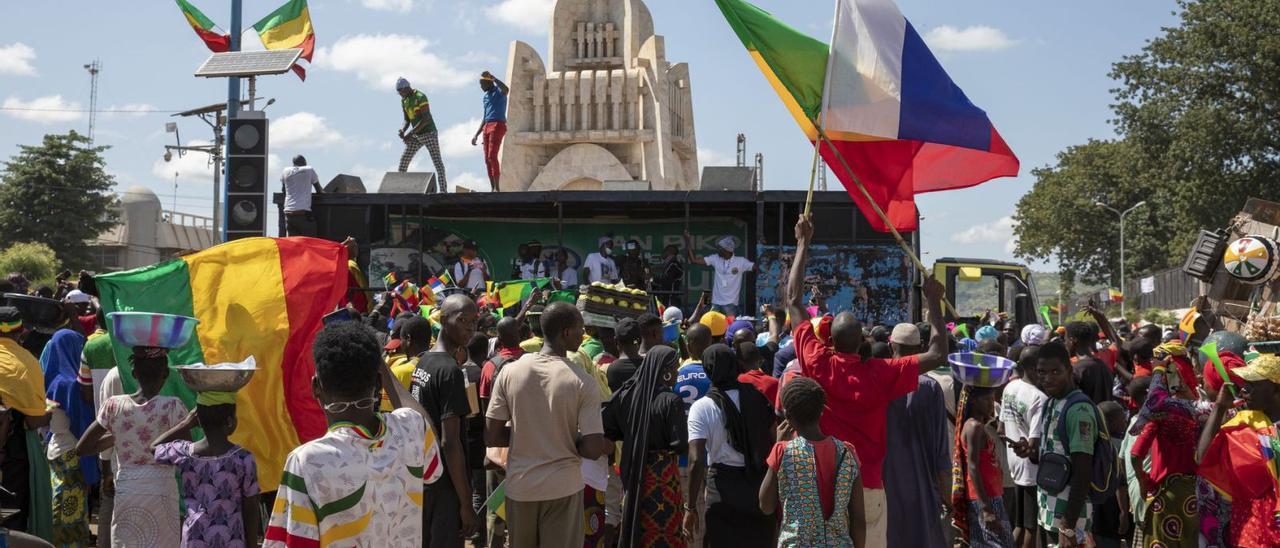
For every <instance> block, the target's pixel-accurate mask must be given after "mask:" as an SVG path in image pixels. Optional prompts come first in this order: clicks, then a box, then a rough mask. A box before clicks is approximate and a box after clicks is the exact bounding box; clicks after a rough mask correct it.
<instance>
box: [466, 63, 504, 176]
mask: <svg viewBox="0 0 1280 548" xmlns="http://www.w3.org/2000/svg"><path fill="white" fill-rule="evenodd" d="M480 91H483V92H484V119H483V120H481V121H480V129H477V130H476V135H475V137H472V138H471V146H476V139H479V138H480V135H481V134H484V167H485V169H486V170H487V171H488V172H489V185H490V186H491V187H493V191H494V192H497V191H498V176H499V171H498V149H499V148H501V147H502V138H503V137H504V136H506V134H507V94H508V93H511V88H508V87H507V85H506V84H504V83H502V80H499V79H498V77H497V76H494V75H492V74H490V73H489V71H487V70H486V71H484V72H483V73H481V74H480Z"/></svg>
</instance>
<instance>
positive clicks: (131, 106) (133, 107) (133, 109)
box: [102, 103, 156, 118]
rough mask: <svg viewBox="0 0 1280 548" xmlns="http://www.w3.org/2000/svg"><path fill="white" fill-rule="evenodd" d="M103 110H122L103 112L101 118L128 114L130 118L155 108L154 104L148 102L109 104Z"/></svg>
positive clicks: (144, 114) (142, 114)
mask: <svg viewBox="0 0 1280 548" xmlns="http://www.w3.org/2000/svg"><path fill="white" fill-rule="evenodd" d="M103 110H116V111H124V112H104V113H102V117H103V118H115V117H117V116H128V117H130V118H138V117H140V116H146V115H147V111H152V110H156V106H155V105H152V104H149V103H128V104H125V105H111V106H109V107H106V108H105V109H103Z"/></svg>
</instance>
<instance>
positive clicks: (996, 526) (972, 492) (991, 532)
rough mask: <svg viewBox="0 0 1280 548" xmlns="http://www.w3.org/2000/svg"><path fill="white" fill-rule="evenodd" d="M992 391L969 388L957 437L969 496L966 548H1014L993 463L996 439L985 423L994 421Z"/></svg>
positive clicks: (1000, 479) (996, 464)
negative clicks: (961, 425) (968, 547)
mask: <svg viewBox="0 0 1280 548" xmlns="http://www.w3.org/2000/svg"><path fill="white" fill-rule="evenodd" d="M995 397H996V390H995V389H994V388H984V387H970V388H969V399H968V404H967V405H966V406H965V409H964V423H963V424H964V426H963V427H962V428H963V430H961V433H960V442H961V448H962V449H963V451H964V455H965V466H966V472H967V473H966V474H965V490H966V492H967V493H968V506H969V507H968V512H966V519H967V522H968V524H969V531H968V533H969V546H971V547H973V548H980V547H987V546H992V547H997V548H1003V547H1009V546H1013V530H1012V528H1011V527H1010V526H1009V517H1008V514H1007V513H1006V512H1005V508H1004V500H1003V495H1004V487H1003V475H1002V474H1001V472H1000V463H999V461H997V460H996V444H995V438H994V437H992V436H991V434H990V433H989V432H987V426H986V425H987V423H988V422H990V421H991V420H992V419H994V418H995Z"/></svg>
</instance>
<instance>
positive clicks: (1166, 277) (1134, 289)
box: [1124, 267, 1201, 310]
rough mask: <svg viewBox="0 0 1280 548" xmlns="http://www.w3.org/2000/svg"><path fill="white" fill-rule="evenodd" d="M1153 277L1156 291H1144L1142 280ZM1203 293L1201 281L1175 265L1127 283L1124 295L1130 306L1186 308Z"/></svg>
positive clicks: (1140, 307)
mask: <svg viewBox="0 0 1280 548" xmlns="http://www.w3.org/2000/svg"><path fill="white" fill-rule="evenodd" d="M1144 278H1153V279H1154V281H1155V291H1153V292H1151V293H1143V292H1142V280H1143V279H1144ZM1200 293H1201V289H1200V281H1199V280H1197V279H1195V278H1192V277H1191V276H1188V275H1186V274H1184V273H1183V272H1182V268H1181V267H1174V268H1169V269H1165V270H1161V271H1159V272H1155V273H1151V274H1146V275H1144V276H1137V277H1134V278H1132V279H1129V280H1128V283H1127V284H1125V288H1124V295H1125V298H1126V299H1127V300H1128V302H1127V304H1128V306H1129V307H1130V308H1139V309H1146V308H1160V309H1164V310H1174V309H1178V308H1186V307H1187V306H1189V305H1190V303H1191V299H1194V298H1195V297H1196V296H1197V295H1199V294H1200Z"/></svg>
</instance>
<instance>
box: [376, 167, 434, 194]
mask: <svg viewBox="0 0 1280 548" xmlns="http://www.w3.org/2000/svg"><path fill="white" fill-rule="evenodd" d="M423 193H426V194H435V193H436V174H435V173H434V172H431V171H410V172H407V173H400V172H398V171H388V172H387V173H386V175H383V176H382V184H381V185H378V194H423Z"/></svg>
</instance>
